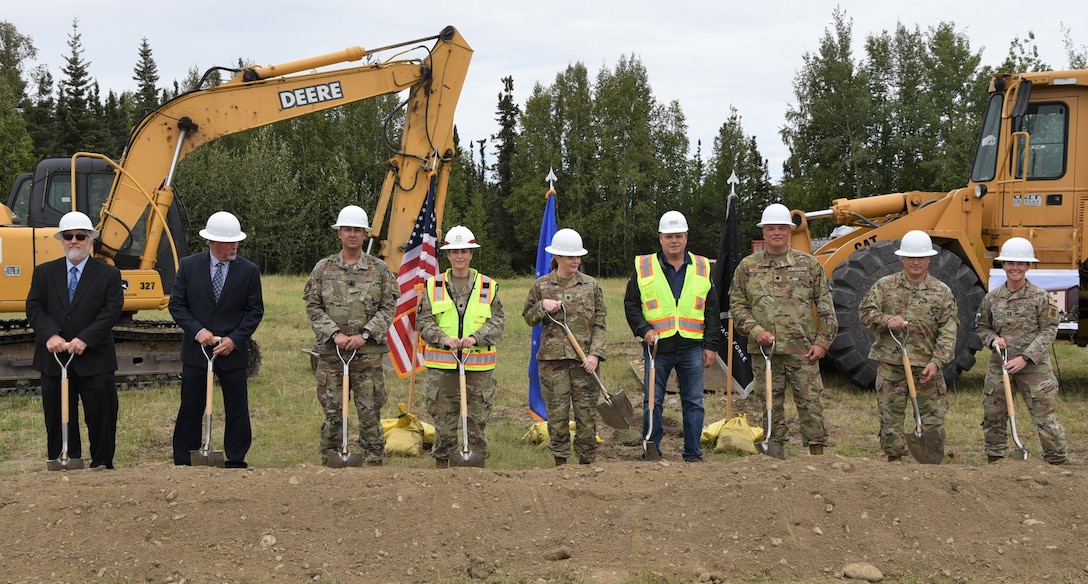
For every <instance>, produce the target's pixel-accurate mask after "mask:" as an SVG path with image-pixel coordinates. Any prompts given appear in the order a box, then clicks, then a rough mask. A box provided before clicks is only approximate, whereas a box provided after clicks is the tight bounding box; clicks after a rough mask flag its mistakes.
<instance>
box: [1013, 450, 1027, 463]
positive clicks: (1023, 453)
mask: <svg viewBox="0 0 1088 584" xmlns="http://www.w3.org/2000/svg"><path fill="white" fill-rule="evenodd" d="M1009 458H1011V459H1013V460H1027V459H1028V451H1027V450H1025V449H1023V448H1013V449H1012V450H1010V451H1009Z"/></svg>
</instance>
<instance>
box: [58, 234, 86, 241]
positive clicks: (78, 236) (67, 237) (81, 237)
mask: <svg viewBox="0 0 1088 584" xmlns="http://www.w3.org/2000/svg"><path fill="white" fill-rule="evenodd" d="M60 236H61V237H63V238H64V241H72V238H73V237H74V238H76V241H87V237H88V235H87V234H86V233H62V234H60Z"/></svg>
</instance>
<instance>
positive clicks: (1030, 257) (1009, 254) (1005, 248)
mask: <svg viewBox="0 0 1088 584" xmlns="http://www.w3.org/2000/svg"><path fill="white" fill-rule="evenodd" d="M996 259H997V260H998V261H1002V262H1037V261H1039V260H1037V259H1035V248H1034V247H1033V246H1032V245H1031V242H1030V241H1028V240H1026V239H1024V238H1023V237H1013V238H1012V239H1009V240H1008V241H1006V242H1005V245H1002V246H1001V255H999V256H997V258H996Z"/></svg>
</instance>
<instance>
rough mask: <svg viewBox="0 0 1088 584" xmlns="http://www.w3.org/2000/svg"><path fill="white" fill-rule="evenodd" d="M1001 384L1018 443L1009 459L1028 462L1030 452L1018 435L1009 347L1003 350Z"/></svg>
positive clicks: (1013, 434) (1014, 435)
mask: <svg viewBox="0 0 1088 584" xmlns="http://www.w3.org/2000/svg"><path fill="white" fill-rule="evenodd" d="M1001 362H1002V363H1001V383H1002V384H1003V385H1004V386H1005V408H1006V410H1007V411H1008V412H1009V425H1010V426H1011V427H1012V441H1013V442H1014V443H1016V448H1013V449H1012V452H1010V453H1009V458H1011V459H1013V460H1027V459H1028V451H1027V449H1026V448H1024V444H1023V443H1022V442H1020V436H1018V435H1017V434H1016V406H1015V405H1013V401H1012V384H1011V383H1009V370H1008V369H1007V367H1008V366H1009V350H1008V348H1007V347H1003V348H1001Z"/></svg>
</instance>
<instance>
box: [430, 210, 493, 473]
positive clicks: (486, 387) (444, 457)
mask: <svg viewBox="0 0 1088 584" xmlns="http://www.w3.org/2000/svg"><path fill="white" fill-rule="evenodd" d="M478 247H480V245H479V244H477V243H476V238H475V236H473V235H472V232H471V231H469V230H468V228H466V227H464V226H462V225H458V226H456V227H452V228H451V229H450V230H449V231H448V232H447V233H446V235H445V240H444V242H443V245H442V247H440V248H439V249H443V250H446V257H447V258H448V259H449V262H450V269H448V270H446V271H445V272H444V273H442V274H439V275H438V276H437V277H435V278H428V279H427V283H426V292H425V293H424V294H422V295H421V297H420V301H419V308H418V312H417V314H416V330H417V331H418V332H419V336H420V338H422V339H423V340H424V341H425V342H426V347H425V348H424V351H423V361H424V364H425V365H426V366H427V382H426V385H427V411H428V413H430V414H431V417H432V418H433V419H434V430H435V433H434V445H433V447H432V449H431V456H433V457H434V464H435V468H448V467H449V466H450V456H453V455H456V454H457V453H458V452H460V450H461V441H460V440H459V439H458V436H459V433H458V424H459V422H460V418H461V411H460V405H461V397H460V396H461V391H460V383H459V375H458V371H457V369H458V366H457V357H458V355H464V353H467V355H465V358H466V363H465V384H466V386H467V387H466V389H467V393H468V397H467V402H468V420H467V425H468V442H469V444H468V445H469V450H470V451H472V452H473V453H480V454H482V455H483V456H484V458H485V459H486V458H487V456H488V450H487V421H488V418H490V417H491V404H492V400H493V399H494V397H495V379H494V377H493V376H492V372H493V370H494V369H495V364H496V362H497V352H496V350H495V345H497V344H498V342H499V340H500V339H501V338H502V330H503V325H504V324H505V322H506V314H505V313H504V312H503V308H502V302H501V301H500V300H499V291H498V283H497V282H495V281H494V280H492V279H491V278H489V277H487V276H485V275H483V274H481V273H479V272H477V271H476V270H473V269H471V268H470V267H469V266H470V264H471V262H472V250H473V249H476V248H478Z"/></svg>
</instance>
